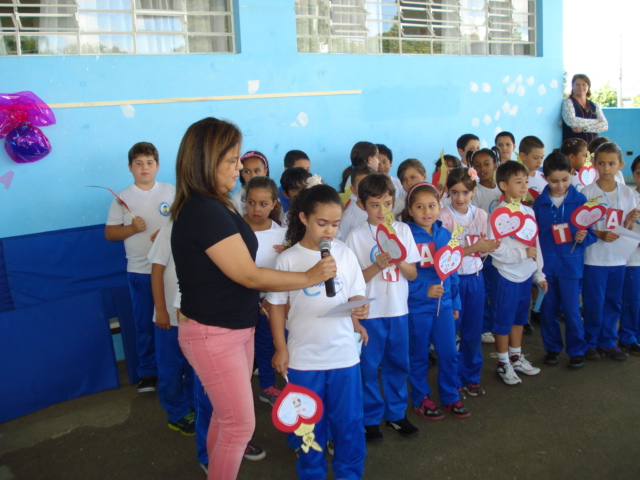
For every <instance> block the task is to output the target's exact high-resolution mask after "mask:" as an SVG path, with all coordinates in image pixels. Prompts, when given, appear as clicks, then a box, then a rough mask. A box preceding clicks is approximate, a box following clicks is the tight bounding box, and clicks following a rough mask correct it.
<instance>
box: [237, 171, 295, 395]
mask: <svg viewBox="0 0 640 480" xmlns="http://www.w3.org/2000/svg"><path fill="white" fill-rule="evenodd" d="M245 192H246V195H245V197H246V211H247V213H245V214H244V216H243V217H242V218H244V220H245V221H246V222H247V223H248V224H249V226H250V227H251V230H253V232H254V233H255V234H256V238H257V239H258V253H257V254H256V265H258V266H259V267H266V268H275V265H276V260H277V256H278V253H277V251H276V250H275V249H274V246H275V245H282V244H283V243H284V235H285V233H286V230H285V229H284V228H281V227H280V225H279V224H278V222H279V220H280V201H279V200H278V197H279V192H278V186H277V185H276V183H275V182H274V181H273V180H271V179H270V178H269V177H253V178H252V179H251V180H249V182H248V183H247V185H246V186H245ZM282 248H283V249H284V247H282ZM265 296H266V293H264V292H261V294H260V298H261V299H262V308H261V310H260V317H259V320H258V325H257V326H256V336H255V353H256V357H255V358H256V364H257V365H258V382H259V383H260V393H259V395H258V398H259V399H260V401H261V402H265V403H269V404H270V405H271V406H273V404H274V403H275V402H276V400H277V399H278V397H279V396H280V393H281V392H280V390H279V389H277V388H276V386H275V384H276V376H275V370H274V369H273V366H272V365H271V358H272V357H273V354H274V351H275V350H274V348H273V337H272V336H271V328H270V326H269V317H268V313H269V302H267V301H266V300H264V298H265Z"/></svg>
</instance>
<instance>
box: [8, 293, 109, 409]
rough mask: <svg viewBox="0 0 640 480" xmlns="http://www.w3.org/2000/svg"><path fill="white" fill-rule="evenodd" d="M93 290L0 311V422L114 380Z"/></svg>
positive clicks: (104, 328) (106, 331) (106, 330)
mask: <svg viewBox="0 0 640 480" xmlns="http://www.w3.org/2000/svg"><path fill="white" fill-rule="evenodd" d="M103 303H104V302H103V299H102V294H101V293H100V292H99V291H96V292H92V293H87V294H84V295H79V296H75V297H71V298H66V299H64V300H59V301H57V302H51V303H47V304H44V305H38V306H33V307H28V308H23V309H20V310H13V311H8V312H3V313H0V385H2V388H0V422H5V421H7V420H11V419H12V418H16V417H19V416H22V415H26V414H28V413H31V412H34V411H36V410H39V409H42V408H45V407H48V406H49V405H52V404H54V403H58V402H63V401H66V400H70V399H72V398H76V397H79V396H82V395H89V394H91V393H96V392H100V391H102V390H107V389H110V388H116V387H118V386H119V381H118V370H117V366H116V362H115V356H114V351H113V342H112V339H111V332H110V330H109V324H108V320H107V318H106V315H105V314H104V304H103Z"/></svg>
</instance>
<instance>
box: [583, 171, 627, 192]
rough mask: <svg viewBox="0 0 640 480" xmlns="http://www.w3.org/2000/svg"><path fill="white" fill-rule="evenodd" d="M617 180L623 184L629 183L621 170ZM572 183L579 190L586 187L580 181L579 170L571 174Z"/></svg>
mask: <svg viewBox="0 0 640 480" xmlns="http://www.w3.org/2000/svg"><path fill="white" fill-rule="evenodd" d="M615 178H616V182H618V183H619V184H621V185H626V184H627V183H626V182H625V181H624V175H623V174H622V171H621V170H618V171H617V172H616V177H615ZM571 185H573V186H574V187H576V190H578V191H579V192H581V191H582V189H583V188H584V187H585V186H584V185H582V183H580V180H578V172H576V173H575V174H573V175H571Z"/></svg>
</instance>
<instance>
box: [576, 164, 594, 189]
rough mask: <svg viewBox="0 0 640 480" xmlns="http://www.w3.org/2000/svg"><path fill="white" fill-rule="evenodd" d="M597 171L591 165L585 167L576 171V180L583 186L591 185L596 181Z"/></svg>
mask: <svg viewBox="0 0 640 480" xmlns="http://www.w3.org/2000/svg"><path fill="white" fill-rule="evenodd" d="M598 176H599V175H598V170H596V167H594V166H593V165H589V166H587V165H585V166H584V167H582V168H581V169H580V170H578V180H579V181H580V183H581V184H582V185H583V186H585V187H586V186H587V185H591V184H592V183H593V182H595V181H596V180H597V179H598Z"/></svg>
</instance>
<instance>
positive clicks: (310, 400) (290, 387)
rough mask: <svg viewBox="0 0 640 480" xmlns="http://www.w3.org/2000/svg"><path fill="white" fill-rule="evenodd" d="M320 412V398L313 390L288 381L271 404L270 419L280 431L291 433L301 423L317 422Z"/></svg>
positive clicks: (321, 408)
mask: <svg viewBox="0 0 640 480" xmlns="http://www.w3.org/2000/svg"><path fill="white" fill-rule="evenodd" d="M322 412H323V406H322V400H321V399H320V397H319V396H318V395H317V394H316V393H315V392H312V391H311V390H309V389H308V388H305V387H302V386H300V385H295V384H293V383H291V382H289V383H287V386H286V387H284V389H283V390H282V393H281V394H280V396H279V397H278V400H276V403H275V404H274V405H273V409H272V410H271V420H272V421H273V425H274V426H275V427H276V428H277V429H278V430H280V431H281V432H286V433H291V432H295V431H296V430H297V429H298V427H299V426H300V425H301V424H302V423H306V424H316V423H318V421H319V420H320V419H321V418H322Z"/></svg>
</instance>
